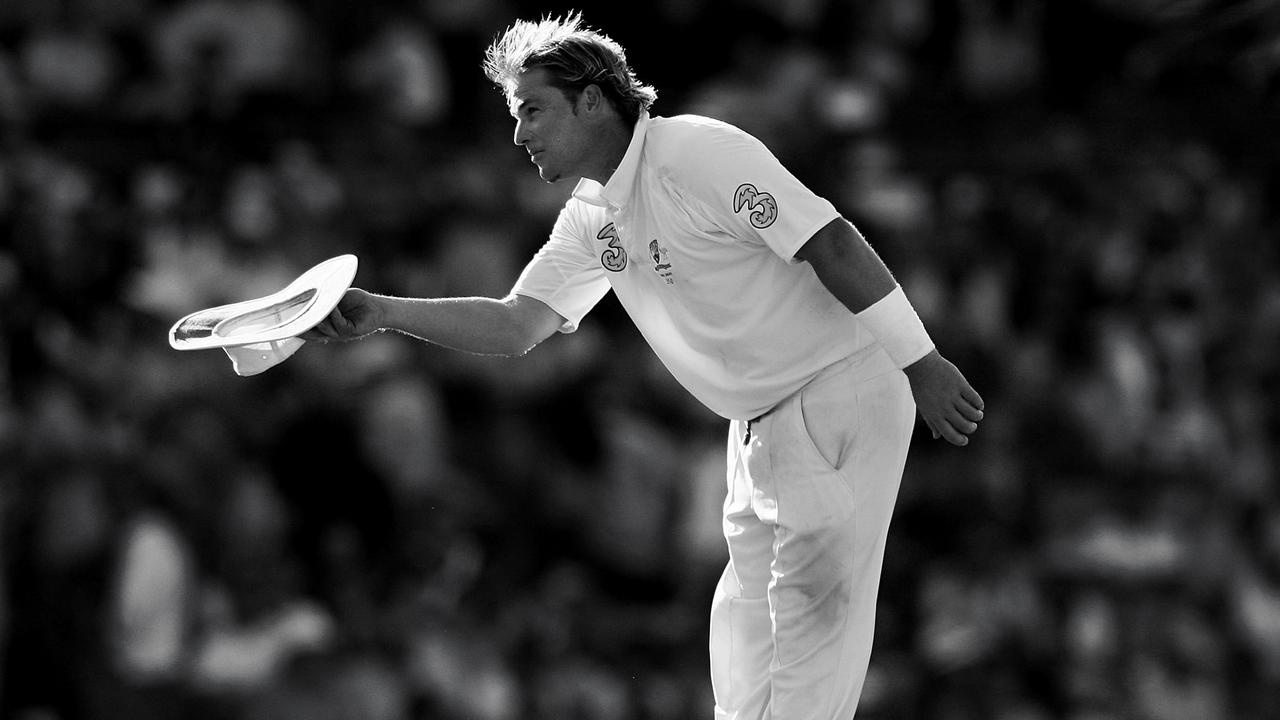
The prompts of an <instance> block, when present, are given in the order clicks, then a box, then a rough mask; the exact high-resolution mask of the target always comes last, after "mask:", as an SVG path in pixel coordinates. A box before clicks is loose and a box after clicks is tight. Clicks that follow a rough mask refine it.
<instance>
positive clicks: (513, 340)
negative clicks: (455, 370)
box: [374, 295, 542, 355]
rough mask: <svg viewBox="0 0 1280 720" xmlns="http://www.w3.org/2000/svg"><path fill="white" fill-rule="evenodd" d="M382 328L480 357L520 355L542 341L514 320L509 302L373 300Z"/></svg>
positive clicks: (380, 297) (514, 314) (459, 299)
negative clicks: (379, 310) (378, 311)
mask: <svg viewBox="0 0 1280 720" xmlns="http://www.w3.org/2000/svg"><path fill="white" fill-rule="evenodd" d="M374 297H375V298H376V300H377V303H378V305H379V307H380V308H381V312H382V318H383V321H382V323H381V325H382V328H383V329H385V330H394V331H397V332H401V333H404V334H406V335H411V336H413V337H415V338H418V339H419V340H425V341H427V342H430V343H433V344H436V345H442V346H444V347H448V348H452V349H454V350H461V351H463V352H470V353H476V354H480V355H522V354H524V353H526V352H528V351H529V349H530V348H532V347H533V346H534V345H536V344H537V342H538V341H539V340H541V339H542V337H536V336H531V334H530V333H529V332H528V330H527V328H526V326H525V325H524V324H523V323H522V322H520V320H519V319H518V318H517V315H516V313H515V310H514V308H513V307H512V298H506V299H502V300H499V299H495V298H483V297H462V298H400V297H392V296H388V295H377V296H374Z"/></svg>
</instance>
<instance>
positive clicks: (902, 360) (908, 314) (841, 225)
mask: <svg viewBox="0 0 1280 720" xmlns="http://www.w3.org/2000/svg"><path fill="white" fill-rule="evenodd" d="M797 257H799V258H800V259H802V260H805V261H807V262H809V263H810V264H811V265H812V266H813V269H814V272H815V273H817V275H818V279H819V280H821V281H822V284H823V285H824V286H826V288H827V290H829V291H830V292H831V294H832V295H834V296H835V297H836V299H838V300H839V301H840V302H841V303H843V304H844V305H845V307H847V308H849V310H850V311H852V312H853V313H854V314H855V315H857V316H858V318H859V319H860V320H861V321H862V324H863V326H864V327H866V328H867V329H868V330H870V331H871V333H872V334H873V335H874V336H875V337H876V339H877V340H878V341H879V342H880V344H881V345H882V346H884V349H885V351H886V352H888V353H889V357H891V358H892V359H893V361H894V363H896V364H897V365H898V367H900V368H906V367H908V366H910V365H912V364H914V363H916V362H918V361H919V360H920V359H922V358H924V357H927V356H928V355H930V354H932V353H933V352H934V347H933V341H932V340H930V339H929V334H928V332H927V331H926V330H925V328H924V325H923V324H922V323H921V322H920V318H919V316H917V315H916V312H915V309H914V308H912V307H911V303H910V302H909V301H908V300H907V297H906V295H905V294H904V293H903V291H902V289H901V288H899V287H898V282H897V280H895V279H894V277H893V274H892V273H890V272H889V268H888V267H887V266H886V265H885V264H884V261H883V260H881V259H880V256H879V255H878V254H876V252H875V250H874V249H872V247H871V245H870V244H868V243H867V241H866V240H865V239H864V238H863V237H862V235H861V233H859V232H858V230H857V228H855V227H854V226H853V224H852V223H850V222H848V221H847V220H845V219H844V218H839V219H836V220H834V221H832V222H831V223H829V224H827V226H826V227H824V228H822V229H821V230H819V231H818V232H817V233H815V234H814V236H813V237H812V238H810V240H809V241H808V242H807V243H805V245H804V247H802V248H801V250H800V252H799V253H797Z"/></svg>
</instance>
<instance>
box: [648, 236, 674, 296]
mask: <svg viewBox="0 0 1280 720" xmlns="http://www.w3.org/2000/svg"><path fill="white" fill-rule="evenodd" d="M649 257H650V258H652V259H653V271H654V272H656V273H658V277H660V278H662V279H663V281H664V282H666V283H667V284H668V285H675V284H676V280H675V277H674V276H673V275H672V273H671V260H670V259H669V258H668V257H667V249H666V248H664V247H662V246H661V245H659V244H658V241H657V240H650V241H649Z"/></svg>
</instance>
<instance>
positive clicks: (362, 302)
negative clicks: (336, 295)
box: [300, 288, 384, 343]
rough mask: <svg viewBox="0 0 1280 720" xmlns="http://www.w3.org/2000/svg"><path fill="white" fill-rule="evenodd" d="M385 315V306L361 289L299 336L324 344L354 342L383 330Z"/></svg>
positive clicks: (347, 293)
mask: <svg viewBox="0 0 1280 720" xmlns="http://www.w3.org/2000/svg"><path fill="white" fill-rule="evenodd" d="M383 315H384V313H383V309H382V305H380V304H379V303H378V301H377V299H376V298H375V297H374V296H373V295H371V294H369V293H367V292H365V291H364V290H361V289H360V288H350V289H348V290H347V292H346V294H345V295H343V296H342V299H341V300H339V301H338V306H337V307H335V308H334V309H333V312H331V313H329V316H328V317H326V318H325V319H324V320H321V321H320V324H319V325H316V326H315V327H313V328H311V329H310V330H308V331H306V332H305V333H303V334H302V335H301V336H300V337H301V338H302V339H303V340H316V341H319V342H322V343H324V342H329V341H330V340H340V341H346V340H355V339H357V338H362V337H364V336H365V335H368V334H370V333H374V332H377V331H378V330H380V329H382V327H383V322H384V317H383Z"/></svg>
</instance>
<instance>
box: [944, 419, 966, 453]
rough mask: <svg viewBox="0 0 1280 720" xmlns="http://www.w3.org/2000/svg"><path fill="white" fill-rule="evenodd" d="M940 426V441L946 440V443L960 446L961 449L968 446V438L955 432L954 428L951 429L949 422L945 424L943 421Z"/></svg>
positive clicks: (957, 431)
mask: <svg viewBox="0 0 1280 720" xmlns="http://www.w3.org/2000/svg"><path fill="white" fill-rule="evenodd" d="M941 425H942V439H943V440H946V441H947V442H949V443H951V444H952V445H959V446H962V447H963V446H965V445H968V444H969V438H968V437H966V436H965V435H964V434H963V433H961V432H960V431H959V430H957V429H955V428H954V427H952V425H951V423H949V422H947V421H945V420H944V421H943V422H942V423H941Z"/></svg>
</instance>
